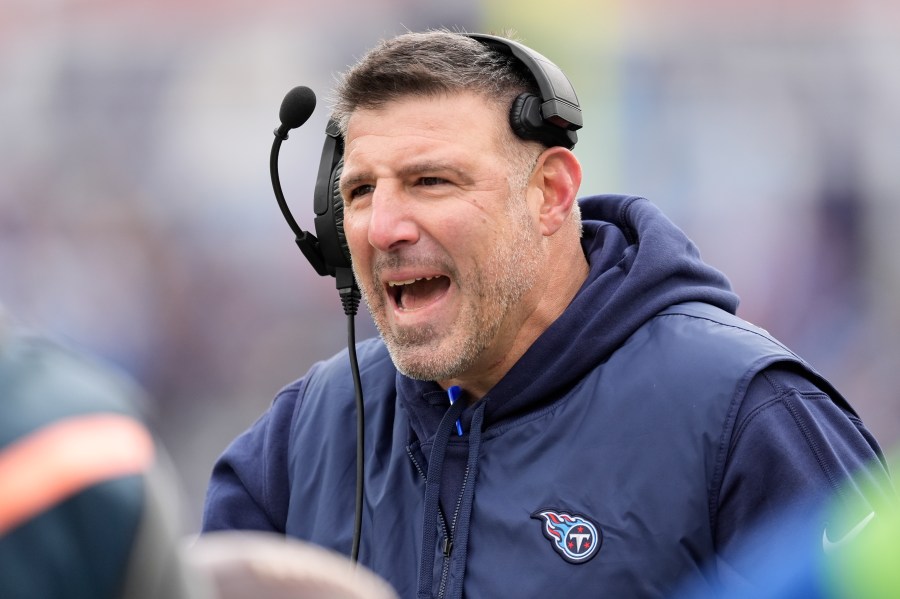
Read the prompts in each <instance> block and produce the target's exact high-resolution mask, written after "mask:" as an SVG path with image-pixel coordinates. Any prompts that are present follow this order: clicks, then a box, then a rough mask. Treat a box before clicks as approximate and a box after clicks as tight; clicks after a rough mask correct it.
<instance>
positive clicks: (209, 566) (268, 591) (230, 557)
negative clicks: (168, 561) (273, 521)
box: [184, 531, 397, 599]
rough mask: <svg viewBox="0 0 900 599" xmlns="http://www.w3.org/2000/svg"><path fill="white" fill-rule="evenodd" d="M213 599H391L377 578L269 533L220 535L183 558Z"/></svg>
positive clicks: (339, 558)
mask: <svg viewBox="0 0 900 599" xmlns="http://www.w3.org/2000/svg"><path fill="white" fill-rule="evenodd" d="M184 554H185V559H186V562H187V564H188V565H189V566H190V567H191V568H192V569H194V570H196V571H197V572H199V573H200V574H203V575H206V576H207V577H209V578H210V579H211V581H212V584H213V586H214V587H215V593H214V596H215V597H216V599H245V598H251V599H289V598H290V599H396V598H397V595H396V593H394V591H393V590H392V589H391V587H390V586H389V585H388V584H387V582H385V581H384V580H383V579H381V578H380V577H379V576H377V575H376V574H374V573H373V572H372V571H370V570H368V569H367V568H365V567H364V566H361V565H358V564H353V563H352V562H351V561H350V560H349V559H347V558H346V557H345V556H343V555H341V554H339V553H336V552H333V551H330V550H327V549H323V548H322V547H319V546H315V545H311V544H308V543H305V542H303V541H299V540H297V539H292V538H287V537H284V536H281V535H278V534H274V533H263V532H250V531H224V532H214V533H207V534H204V535H202V536H200V537H198V538H197V540H196V541H195V542H194V544H193V545H191V546H190V547H189V548H187V549H186V550H185V552H184Z"/></svg>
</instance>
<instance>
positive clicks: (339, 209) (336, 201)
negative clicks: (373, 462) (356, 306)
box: [331, 158, 351, 266]
mask: <svg viewBox="0 0 900 599" xmlns="http://www.w3.org/2000/svg"><path fill="white" fill-rule="evenodd" d="M343 171H344V159H343V158H341V159H340V160H338V162H337V164H336V165H335V166H334V169H333V170H332V171H331V205H332V211H333V212H334V234H335V235H336V236H337V242H338V247H339V248H340V250H341V253H342V254H343V255H344V259H345V260H346V261H347V265H348V266H349V265H350V262H351V260H350V246H349V245H347V236H346V235H345V234H344V198H343V196H342V195H341V173H342V172H343Z"/></svg>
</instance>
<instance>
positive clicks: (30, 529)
mask: <svg viewBox="0 0 900 599" xmlns="http://www.w3.org/2000/svg"><path fill="white" fill-rule="evenodd" d="M142 403H143V393H142V392H141V390H140V389H139V388H137V387H136V386H135V385H133V384H132V383H131V382H130V381H129V380H127V379H125V378H123V377H122V376H120V375H119V374H118V373H117V372H114V371H111V370H110V369H108V368H106V367H104V366H101V365H100V364H98V363H95V362H93V361H91V360H90V359H88V358H86V357H84V356H83V355H81V354H78V353H75V352H72V351H69V350H67V349H66V348H64V347H61V346H59V345H57V344H55V343H53V342H51V341H49V340H47V339H44V338H42V337H39V336H35V335H31V334H26V333H23V332H21V331H19V330H17V329H16V328H14V327H13V326H12V324H11V322H10V319H9V318H8V317H5V316H4V314H3V312H2V310H0V489H2V493H0V597H4V599H22V598H40V599H53V598H56V597H66V598H71V599H78V598H82V597H83V598H85V599H88V598H90V599H106V598H115V597H128V598H130V599H180V598H186V597H189V596H190V597H199V595H196V594H192V593H193V591H192V590H191V585H190V584H189V582H188V577H187V576H185V574H184V571H183V568H182V566H181V563H180V562H179V561H178V557H177V556H178V554H177V551H176V549H177V539H178V535H179V530H178V519H177V501H176V500H175V499H176V494H175V493H174V491H175V487H174V483H173V478H172V476H171V474H172V471H171V468H170V467H169V465H168V462H167V461H166V459H165V456H164V454H163V453H162V452H161V450H160V448H158V447H157V446H156V444H155V442H154V439H153V436H152V434H151V433H150V431H149V430H148V429H147V428H146V427H145V425H144V423H143V418H142V415H141V413H140V406H141V404H142Z"/></svg>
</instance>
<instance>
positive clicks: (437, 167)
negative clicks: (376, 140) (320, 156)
mask: <svg viewBox="0 0 900 599" xmlns="http://www.w3.org/2000/svg"><path fill="white" fill-rule="evenodd" d="M441 172H450V173H453V174H454V175H456V176H457V177H459V178H461V179H464V180H466V181H468V180H469V177H468V176H467V175H465V174H464V172H463V171H461V170H460V169H458V168H456V167H455V166H451V165H450V164H449V163H446V162H434V161H430V162H415V163H413V164H410V165H407V166H404V167H403V168H401V169H400V170H399V171H398V172H397V176H398V177H400V178H407V177H412V176H415V175H422V174H425V173H441ZM372 179H374V177H373V176H372V175H371V174H370V173H369V172H368V171H364V172H361V173H358V174H355V175H351V176H349V177H347V178H346V179H344V178H343V177H341V183H340V190H341V193H344V192H347V191H349V190H351V189H353V188H354V187H356V186H357V185H359V184H361V183H365V182H368V181H371V180H372Z"/></svg>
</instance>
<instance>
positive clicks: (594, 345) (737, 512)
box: [204, 32, 891, 597]
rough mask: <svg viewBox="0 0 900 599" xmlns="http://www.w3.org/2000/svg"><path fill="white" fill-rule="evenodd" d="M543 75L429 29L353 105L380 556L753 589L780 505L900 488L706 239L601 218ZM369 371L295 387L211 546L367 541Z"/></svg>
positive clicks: (444, 571)
mask: <svg viewBox="0 0 900 599" xmlns="http://www.w3.org/2000/svg"><path fill="white" fill-rule="evenodd" d="M533 76H534V73H533V72H532V73H531V74H529V73H528V71H527V69H524V70H523V68H522V65H521V64H519V62H518V61H517V60H516V59H514V58H511V57H510V56H509V55H508V54H506V53H504V52H502V51H499V50H498V49H497V48H496V47H495V46H493V45H491V44H486V43H483V41H482V40H477V39H473V38H471V37H469V36H466V35H463V34H456V33H448V32H430V33H425V34H416V33H411V34H405V35H402V36H399V37H397V38H394V39H392V40H389V41H386V42H383V43H382V44H380V45H379V46H378V47H376V48H375V49H374V50H372V51H371V52H370V53H369V54H368V55H367V56H365V57H364V58H363V59H362V60H361V61H360V63H359V64H357V65H356V66H355V67H353V68H352V69H351V70H350V71H349V73H348V74H347V75H346V77H345V79H344V80H343V82H342V84H341V86H340V88H339V90H338V100H337V104H336V106H335V110H334V114H333V117H334V118H335V120H336V121H337V122H338V123H339V125H340V128H341V132H342V134H343V138H344V142H345V149H344V153H343V158H344V164H343V170H342V173H341V175H340V194H341V196H342V198H343V205H344V232H345V234H346V240H347V245H348V247H349V250H350V253H351V255H352V260H353V271H354V274H355V277H356V280H357V281H358V283H359V285H360V287H361V290H362V292H363V296H364V298H365V300H366V302H367V303H368V306H369V309H370V312H371V313H372V315H373V318H374V320H375V323H376V325H377V326H378V329H379V331H380V333H381V336H380V338H379V339H374V340H368V341H366V342H363V343H361V344H359V346H358V350H357V351H358V356H359V363H360V370H361V382H362V388H363V390H364V392H365V402H366V404H365V417H366V423H367V424H366V437H365V442H366V445H365V455H366V476H365V509H364V515H363V523H362V539H361V548H360V553H359V560H360V562H361V563H363V564H365V565H367V566H368V567H370V568H372V569H373V570H374V571H375V572H376V573H378V574H380V575H381V576H383V577H384V578H386V579H387V580H388V582H390V583H391V584H392V585H393V586H394V587H395V588H396V590H397V591H398V594H399V595H400V596H403V597H411V596H418V597H432V596H434V597H461V596H463V595H465V596H467V597H506V596H528V597H531V596H554V597H556V596H560V597H561V596H585V595H586V596H594V595H603V596H608V597H661V596H666V595H668V594H671V593H672V592H673V591H674V590H675V589H676V588H677V586H678V584H679V581H681V580H682V579H684V578H686V577H688V578H691V577H694V576H702V577H704V579H705V580H708V581H709V583H710V584H716V583H717V581H718V580H720V579H722V578H726V577H729V576H731V575H732V573H733V568H731V567H730V566H729V564H728V562H727V557H728V555H729V548H731V547H735V546H739V545H740V543H741V541H742V535H744V534H745V532H747V531H748V530H749V528H750V527H751V525H753V524H754V523H756V522H759V521H762V520H764V519H766V518H768V517H769V516H770V515H772V514H774V513H775V512H776V511H777V510H778V508H779V507H780V506H783V505H788V504H796V503H797V502H807V503H808V504H809V505H810V506H812V505H816V504H817V503H818V502H819V501H821V500H822V498H823V497H824V496H826V495H830V494H832V493H834V492H837V490H838V488H842V489H843V486H842V485H843V483H844V482H845V481H852V480H853V479H852V477H851V475H858V476H860V477H863V478H865V479H867V481H868V480H869V479H871V480H874V481H876V483H875V489H876V491H875V492H877V493H879V494H880V493H885V494H889V493H890V492H891V488H890V482H889V479H888V477H887V473H886V467H885V465H884V462H883V459H882V458H881V454H880V450H879V449H878V447H877V445H876V443H875V441H874V440H873V439H872V437H871V436H870V435H869V433H868V432H867V431H866V430H865V428H864V427H863V425H862V423H861V422H860V420H859V419H858V417H857V416H856V415H855V413H854V412H853V410H852V409H851V408H850V406H849V405H848V404H847V402H846V401H845V400H844V399H843V398H842V397H841V396H840V395H839V394H838V392H837V391H835V390H834V389H833V388H832V386H831V385H830V384H828V383H827V381H825V380H824V379H823V378H821V377H820V376H819V375H818V374H816V373H815V372H814V371H813V370H812V369H811V368H810V367H809V366H808V365H806V364H805V363H804V362H803V361H802V360H801V359H800V358H799V357H797V356H796V355H795V354H793V353H792V352H790V351H789V350H788V349H786V348H784V347H783V346H782V345H781V344H779V343H778V342H777V341H775V340H773V339H771V338H770V337H769V335H768V334H767V333H765V332H764V331H762V330H760V329H757V328H755V327H753V326H751V325H749V324H747V323H746V322H744V321H742V320H740V319H738V318H737V317H735V316H734V315H733V313H734V311H735V310H736V307H737V298H736V296H735V295H734V294H733V293H732V291H731V289H730V287H729V284H728V282H727V280H726V279H725V277H724V276H723V275H721V274H720V273H719V272H717V271H716V270H714V269H712V268H711V267H709V266H707V265H705V264H704V263H703V262H702V261H701V260H700V258H699V254H698V252H697V250H696V248H695V247H694V246H693V245H692V244H691V242H690V241H689V240H688V239H687V238H686V237H685V236H684V234H683V233H682V232H681V231H680V230H678V229H677V228H676V227H675V226H674V225H673V224H672V223H671V222H669V221H668V220H667V219H666V218H665V217H664V216H663V215H662V214H660V212H659V211H658V210H657V209H656V208H655V207H654V206H653V205H651V204H650V203H649V202H648V201H646V200H644V199H641V198H634V197H619V196H598V197H592V198H586V199H583V200H581V201H580V202H576V194H577V192H578V189H579V184H580V182H581V167H580V165H579V162H578V160H577V159H576V158H575V156H574V154H573V153H572V152H571V151H570V149H569V148H568V147H567V144H566V143H565V142H564V141H563V142H559V143H556V142H553V141H551V142H549V143H546V142H541V141H535V140H533V139H530V138H528V136H527V135H526V136H525V137H522V136H521V134H520V133H518V132H514V131H513V129H512V128H511V126H510V122H511V121H515V120H516V118H517V115H518V114H519V112H520V110H521V106H519V105H518V99H519V98H521V95H520V94H522V93H523V92H532V93H537V92H538V90H537V89H536V88H537V86H536V84H535V80H534V78H533ZM511 106H512V107H513V108H512V109H511V108H510V107H511ZM351 379H352V377H351V372H350V367H349V361H348V359H347V357H346V356H345V355H343V354H341V355H338V356H335V357H334V358H332V359H330V360H328V361H326V362H322V363H320V364H317V365H316V366H314V367H313V369H312V370H311V371H310V372H309V373H307V375H306V376H304V377H303V378H301V379H300V380H298V381H297V382H295V383H294V384H292V385H290V386H288V387H287V388H285V389H284V390H282V392H281V393H279V394H278V396H277V397H276V399H275V401H274V403H273V405H272V406H271V408H270V409H269V411H268V412H266V414H264V415H263V416H262V418H261V419H260V420H259V421H258V422H257V423H256V424H254V425H253V426H252V427H251V428H250V429H249V430H248V431H247V432H245V433H244V434H243V435H241V436H240V437H239V438H238V439H236V440H235V441H234V442H233V443H232V445H231V446H230V447H229V448H228V449H227V450H226V452H225V454H224V455H223V456H222V458H221V459H220V461H219V462H218V463H217V465H216V467H215V469H214V472H213V476H212V481H211V483H210V487H209V491H208V495H207V504H206V508H205V515H204V529H205V530H218V529H229V528H234V529H259V530H267V531H277V532H282V533H285V534H287V535H289V536H294V537H299V538H302V539H306V540H310V541H313V542H315V543H317V544H320V545H323V546H326V547H329V548H332V549H337V550H339V551H342V552H344V553H347V552H349V550H350V546H351V537H352V534H353V517H352V515H353V496H354V495H353V494H354V477H353V472H354V465H355V434H354V422H355V420H354V415H353V414H354V410H353V386H352V380H351ZM457 388H458V389H459V393H461V395H460V398H461V399H460V400H459V401H456V402H455V403H454V404H453V405H452V407H451V406H450V401H449V398H448V391H450V392H451V393H452V394H453V396H454V397H455V396H456V393H457ZM862 488H863V487H862V486H861V485H855V484H851V485H850V486H849V487H848V490H846V491H842V492H843V493H846V494H847V495H848V496H851V495H860V494H862V491H861V489H862ZM866 488H868V486H866ZM815 526H816V527H817V528H816V530H815V531H812V532H810V534H813V535H814V534H818V535H819V536H821V534H822V526H823V523H821V522H817V523H816V525H815ZM845 530H847V529H841V530H833V531H830V532H829V534H833V535H837V536H840V535H841V534H843V532H844V531H845Z"/></svg>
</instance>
